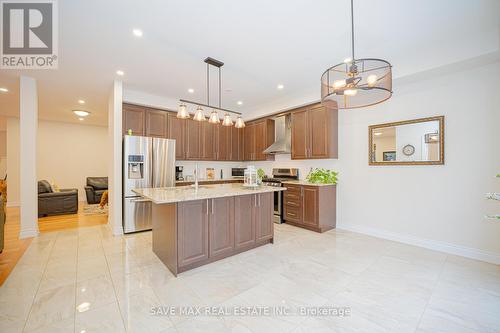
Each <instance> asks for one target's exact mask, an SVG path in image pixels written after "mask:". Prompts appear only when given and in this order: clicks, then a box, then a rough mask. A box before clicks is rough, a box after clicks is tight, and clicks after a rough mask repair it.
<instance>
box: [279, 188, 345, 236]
mask: <svg viewBox="0 0 500 333" xmlns="http://www.w3.org/2000/svg"><path fill="white" fill-rule="evenodd" d="M284 186H285V187H286V188H287V190H286V191H285V193H284V195H283V215H284V217H283V219H284V220H285V221H286V222H287V223H289V224H291V225H295V226H299V227H303V228H306V229H310V230H313V231H317V232H325V231H327V230H330V229H333V228H335V226H336V219H337V217H336V214H337V210H336V207H337V204H336V200H337V187H336V186H335V185H322V186H314V185H295V184H284Z"/></svg>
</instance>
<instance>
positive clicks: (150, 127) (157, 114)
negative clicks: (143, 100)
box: [145, 109, 168, 138]
mask: <svg viewBox="0 0 500 333" xmlns="http://www.w3.org/2000/svg"><path fill="white" fill-rule="evenodd" d="M167 118H168V113H167V112H165V111H161V110H155V109H146V110H145V120H146V121H145V123H146V128H145V132H146V136H149V137H154V138H167V130H168V126H167V124H168V119H167Z"/></svg>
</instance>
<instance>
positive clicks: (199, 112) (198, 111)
mask: <svg viewBox="0 0 500 333" xmlns="http://www.w3.org/2000/svg"><path fill="white" fill-rule="evenodd" d="M193 119H194V120H196V121H205V120H207V118H205V115H204V114H203V108H202V107H201V106H198V108H197V109H196V112H195V113H194V116H193Z"/></svg>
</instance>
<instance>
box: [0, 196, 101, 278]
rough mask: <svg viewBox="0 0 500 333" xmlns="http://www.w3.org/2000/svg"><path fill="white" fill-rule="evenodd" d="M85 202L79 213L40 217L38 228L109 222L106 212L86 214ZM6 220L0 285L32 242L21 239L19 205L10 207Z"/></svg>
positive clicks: (81, 204) (58, 228)
mask: <svg viewBox="0 0 500 333" xmlns="http://www.w3.org/2000/svg"><path fill="white" fill-rule="evenodd" d="M85 206H86V203H85V202H80V203H79V206H78V214H71V215H57V216H47V217H42V218H39V219H38V228H39V230H40V232H41V233H44V232H51V231H58V230H65V229H73V228H80V227H88V226H96V225H102V224H106V223H108V217H107V215H104V214H99V215H86V214H84V207H85ZM6 215H7V219H6V221H5V248H4V250H3V252H2V253H0V286H1V285H2V284H3V283H4V282H5V280H6V279H7V277H8V276H9V274H10V272H11V271H12V269H13V268H14V266H15V265H16V263H17V262H18V260H19V259H20V258H21V256H22V255H23V253H24V251H25V250H26V249H27V247H28V246H29V244H30V242H31V240H32V239H31V238H26V239H19V229H20V224H19V223H20V222H19V218H20V217H19V207H8V208H7V210H6Z"/></svg>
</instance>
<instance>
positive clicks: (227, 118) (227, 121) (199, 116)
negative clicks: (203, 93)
mask: <svg viewBox="0 0 500 333" xmlns="http://www.w3.org/2000/svg"><path fill="white" fill-rule="evenodd" d="M205 63H206V64H207V104H202V103H198V102H193V101H188V100H185V99H181V100H180V102H181V104H180V105H179V110H178V112H177V117H178V118H189V113H188V112H187V107H186V104H192V105H197V109H196V112H195V114H194V116H193V119H194V120H196V121H205V120H207V119H206V118H205V115H204V113H203V108H202V106H204V107H207V108H211V109H212V112H211V113H210V116H209V118H208V122H209V123H212V124H220V119H219V114H218V111H223V112H225V115H224V120H223V122H222V125H224V126H233V124H234V123H233V121H232V119H231V115H230V113H234V114H237V115H238V119H237V120H236V127H238V128H243V127H245V123H244V122H243V119H241V112H236V111H231V110H227V109H223V108H222V96H221V91H222V86H221V85H222V83H221V82H222V80H221V67H222V66H224V63H223V62H221V61H219V60H216V59H213V58H210V57H208V58H206V59H205ZM210 66H214V67H217V68H218V69H219V106H218V107H217V106H212V105H210Z"/></svg>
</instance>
